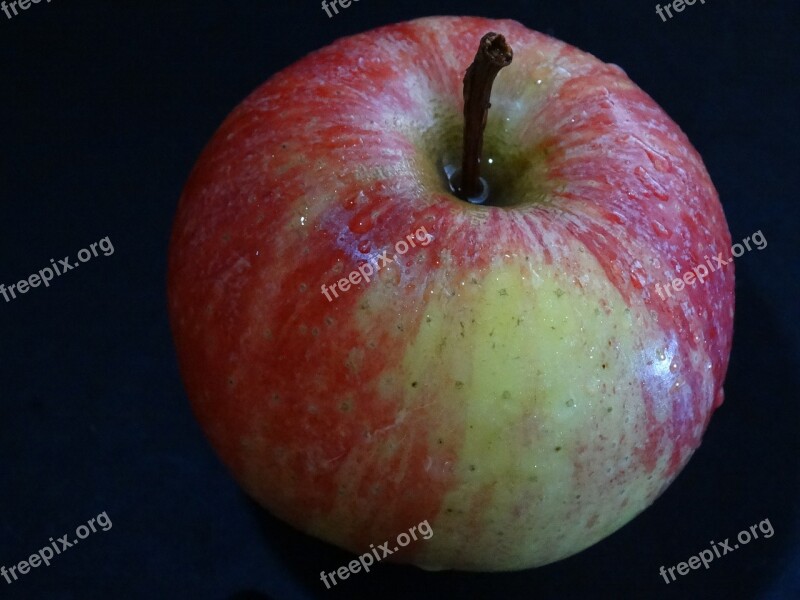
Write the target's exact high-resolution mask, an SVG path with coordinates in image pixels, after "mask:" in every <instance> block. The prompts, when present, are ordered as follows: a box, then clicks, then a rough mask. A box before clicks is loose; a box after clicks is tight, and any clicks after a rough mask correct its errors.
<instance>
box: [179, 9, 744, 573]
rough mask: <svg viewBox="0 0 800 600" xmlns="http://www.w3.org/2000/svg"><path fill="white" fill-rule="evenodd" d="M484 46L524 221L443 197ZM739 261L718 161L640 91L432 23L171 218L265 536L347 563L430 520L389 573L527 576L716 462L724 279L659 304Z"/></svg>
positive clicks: (279, 119)
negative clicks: (704, 454) (319, 549)
mask: <svg viewBox="0 0 800 600" xmlns="http://www.w3.org/2000/svg"><path fill="white" fill-rule="evenodd" d="M488 31H496V32H498V33H502V34H504V35H505V36H506V38H507V40H508V42H509V44H510V45H511V46H512V47H513V49H514V61H513V63H512V65H511V66H510V67H508V68H507V69H505V70H503V71H502V72H501V73H500V74H499V75H498V77H497V80H496V83H495V87H494V91H493V94H492V108H491V110H490V111H489V119H488V123H487V130H486V141H485V144H484V155H483V156H484V160H483V164H484V170H483V174H484V175H485V176H486V178H487V179H488V180H489V183H490V186H492V190H493V194H494V198H495V201H496V202H497V203H499V204H503V206H474V205H470V204H469V203H467V202H464V201H461V200H459V199H457V198H456V197H455V196H453V195H452V194H451V193H450V192H449V191H448V187H447V185H446V182H445V178H444V177H443V175H442V169H443V165H444V164H445V163H453V162H456V163H457V162H458V160H459V157H460V150H461V148H460V144H461V127H462V121H461V108H462V106H463V100H462V89H461V80H462V77H463V74H464V71H465V69H466V68H467V66H468V65H469V64H470V63H471V61H472V59H473V58H474V55H475V51H476V49H477V46H478V41H479V40H480V38H481V36H482V35H483V34H485V33H486V32H488ZM489 159H492V160H489ZM421 227H424V228H425V231H426V232H427V233H429V234H430V243H429V244H427V245H426V246H425V247H422V246H421V245H419V244H417V247H416V248H413V249H410V250H409V251H408V252H407V253H406V254H405V255H403V256H397V255H396V252H395V247H394V246H395V243H396V242H398V241H400V240H403V239H406V236H407V235H408V234H413V233H414V232H415V231H416V230H418V229H419V228H421ZM730 244H731V241H730V234H729V232H728V228H727V225H726V222H725V217H724V215H723V212H722V208H721V206H720V203H719V200H718V197H717V193H716V191H715V189H714V186H713V184H712V182H711V180H710V178H709V176H708V173H707V172H706V169H705V167H704V165H703V162H702V160H701V158H700V156H699V155H698V153H697V152H696V151H695V149H694V148H693V147H692V145H691V144H690V142H689V141H688V139H687V138H686V136H685V135H684V134H683V133H682V131H681V130H680V129H679V127H678V126H677V125H676V124H675V123H674V122H673V121H671V120H670V118H669V117H668V116H667V115H666V114H665V113H664V112H663V111H662V109H661V108H659V107H658V105H656V104H655V102H654V101H653V100H652V99H651V98H649V97H648V96H647V95H646V94H645V93H644V92H643V91H642V90H640V89H639V88H638V87H636V86H635V85H634V84H633V83H632V82H631V81H630V80H629V79H628V78H627V76H626V75H625V74H624V72H623V71H622V70H621V69H620V68H618V67H616V66H614V65H608V64H605V63H602V62H600V61H598V60H597V59H596V58H594V57H593V56H591V55H589V54H586V53H584V52H581V51H580V50H578V49H576V48H574V47H572V46H569V45H567V44H564V43H562V42H559V41H557V40H554V39H552V38H550V37H548V36H545V35H543V34H540V33H536V32H534V31H530V30H528V29H526V28H525V27H523V26H522V25H521V24H519V23H517V22H514V21H506V20H502V21H496V20H487V19H482V18H472V17H433V18H425V19H420V20H416V21H411V22H407V23H400V24H396V25H391V26H387V27H383V28H380V29H377V30H373V31H369V32H366V33H363V34H360V35H356V36H353V37H348V38H345V39H341V40H338V41H337V42H335V43H334V44H332V45H331V46H328V47H326V48H323V49H321V50H319V51H317V52H315V53H313V54H311V55H309V56H307V57H306V58H304V59H302V60H300V61H299V62H297V63H295V64H294V65H292V66H290V67H289V68H287V69H285V70H284V71H282V72H280V73H278V74H276V75H274V76H273V77H272V78H271V79H270V80H269V81H267V82H266V83H265V84H264V85H262V86H261V87H259V88H258V89H257V90H256V91H255V92H253V93H252V94H251V95H250V96H249V97H248V98H247V99H246V100H244V102H243V103H242V104H241V105H240V106H238V107H237V108H236V109H235V110H234V111H233V112H232V114H231V115H230V116H228V118H227V119H226V120H225V121H224V123H223V124H222V125H221V127H220V129H219V130H218V131H217V132H216V134H215V135H214V136H213V139H212V140H211V141H210V143H209V144H208V146H207V147H206V149H205V150H204V152H203V153H202V156H201V157H200V159H199V161H198V163H197V164H196V166H195V168H194V170H193V171H192V173H191V176H190V178H189V181H188V183H187V184H186V187H185V190H184V192H183V194H182V197H181V199H180V203H179V208H178V213H177V217H176V220H175V224H174V230H173V236H172V240H171V246H170V256H169V278H168V279H169V280H168V292H169V293H168V296H169V309H170V319H171V325H172V329H173V333H174V338H175V342H176V346H177V352H178V357H179V363H180V368H181V373H182V376H183V379H184V382H185V386H186V389H187V393H188V396H189V398H190V400H191V402H192V405H193V409H194V411H195V414H196V416H197V418H198V420H199V422H200V423H201V425H202V427H203V429H204V431H205V433H206V434H207V436H208V438H209V439H210V441H211V443H212V444H213V446H214V448H215V449H216V451H217V452H218V454H219V456H220V457H221V459H222V460H223V462H224V463H225V464H226V465H227V467H228V468H229V469H230V471H231V472H232V474H233V475H234V477H235V478H236V479H237V481H238V482H239V483H240V484H241V485H242V486H243V488H244V489H245V490H246V491H247V492H248V493H249V494H250V495H251V496H252V497H253V498H255V499H256V500H257V501H258V502H259V503H261V504H262V505H263V506H264V507H266V508H267V509H269V510H270V511H271V512H272V513H273V514H275V515H276V516H278V517H279V518H281V519H283V520H285V521H287V522H288V523H290V524H292V525H294V526H295V527H297V528H299V529H301V530H303V531H305V532H308V533H309V534H312V535H314V536H317V537H319V538H322V539H324V540H327V541H329V542H331V543H334V544H337V545H339V546H341V547H344V548H346V549H349V550H351V551H353V552H364V551H368V550H369V545H370V544H374V545H375V546H376V547H377V545H378V544H380V543H382V542H384V541H386V540H388V541H390V542H392V544H390V546H389V547H390V548H391V547H392V545H394V540H395V538H396V536H397V535H398V534H399V533H402V532H404V531H407V530H408V529H409V528H410V527H411V526H414V525H416V524H418V523H420V522H422V521H423V520H426V519H427V520H428V522H429V523H430V525H431V527H432V529H433V532H434V533H433V536H432V537H431V538H430V539H428V540H418V541H415V542H412V543H411V544H410V545H409V546H408V547H406V548H404V549H401V550H400V551H399V552H396V553H394V554H393V555H392V556H391V557H389V558H388V559H387V560H394V561H397V562H411V563H414V564H417V565H420V566H422V567H424V568H428V569H445V568H449V569H465V570H483V571H500V570H511V569H521V568H528V567H532V566H538V565H543V564H546V563H549V562H552V561H556V560H559V559H561V558H564V557H566V556H569V555H571V554H574V553H576V552H578V551H580V550H582V549H584V548H586V547H588V546H590V545H592V544H594V543H596V542H597V541H599V540H601V539H602V538H604V537H605V536H608V535H609V534H610V533H612V532H613V531H615V530H616V529H618V528H619V527H621V526H622V525H624V524H625V523H626V522H628V521H629V520H630V519H632V518H633V517H634V516H635V515H636V514H638V513H639V512H641V511H642V510H643V509H644V508H646V507H647V506H648V505H650V504H651V503H652V502H653V501H654V500H655V499H656V497H658V496H659V494H660V493H661V492H662V491H663V490H664V489H665V488H666V487H667V486H668V485H669V483H670V482H671V481H672V480H673V479H674V478H675V477H676V475H677V474H678V473H679V471H680V470H681V469H682V467H683V466H684V465H685V464H686V462H687V461H688V460H689V458H690V456H691V454H692V453H693V451H694V450H695V449H696V448H697V447H698V446H699V444H700V442H701V436H702V434H703V432H704V430H705V428H706V426H707V425H708V422H709V419H710V416H711V413H712V412H713V411H714V409H715V408H716V407H718V406H719V405H720V404H721V403H722V399H723V391H722V383H723V380H724V377H725V372H726V369H727V365H728V357H729V353H730V346H731V337H732V324H733V305H734V295H733V285H734V272H733V265H729V266H727V267H725V268H723V269H718V270H717V271H715V272H713V273H711V274H710V275H709V277H708V278H707V279H706V281H705V282H704V283H702V284H699V283H698V284H695V285H694V286H686V288H685V289H683V290H682V291H680V292H673V293H672V296H671V297H665V299H661V298H660V297H659V296H658V295H657V294H656V292H655V288H654V286H655V284H656V283H659V284H661V285H662V286H663V285H664V284H665V283H668V282H670V281H672V280H673V279H674V278H676V277H679V276H681V275H682V274H683V273H684V272H685V271H687V270H689V269H691V268H692V267H694V266H696V265H699V264H704V263H705V259H704V258H703V257H704V256H706V255H707V256H708V257H709V258H710V257H713V256H715V255H716V254H717V253H719V252H727V250H728V248H730ZM385 250H388V251H389V253H388V256H389V257H392V256H394V257H396V258H397V260H396V261H394V262H393V263H392V264H390V265H388V266H386V267H384V268H383V269H381V270H380V271H379V272H378V274H377V276H376V277H375V278H374V279H373V280H372V281H371V282H369V283H365V282H362V283H361V284H359V285H357V286H352V287H351V288H350V289H349V290H348V291H346V292H341V293H340V294H339V297H338V298H334V299H333V300H332V301H328V300H327V299H326V297H325V296H324V295H323V294H322V293H321V291H320V290H321V286H322V285H323V284H326V285H328V286H330V284H331V283H333V282H335V281H337V280H339V279H342V278H344V277H347V275H348V273H350V272H351V271H353V270H354V269H356V268H357V267H358V266H359V264H361V263H363V262H364V261H366V260H368V259H370V258H373V257H376V256H377V255H379V254H381V253H382V252H383V251H385ZM323 566H324V565H320V567H321V568H322V567H323Z"/></svg>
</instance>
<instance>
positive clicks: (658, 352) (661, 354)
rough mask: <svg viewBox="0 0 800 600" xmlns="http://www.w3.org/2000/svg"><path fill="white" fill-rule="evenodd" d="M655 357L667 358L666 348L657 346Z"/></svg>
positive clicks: (659, 358)
mask: <svg viewBox="0 0 800 600" xmlns="http://www.w3.org/2000/svg"><path fill="white" fill-rule="evenodd" d="M656 358H658V360H667V349H666V348H664V349H661V348H657V349H656Z"/></svg>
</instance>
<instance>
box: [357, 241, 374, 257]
mask: <svg viewBox="0 0 800 600" xmlns="http://www.w3.org/2000/svg"><path fill="white" fill-rule="evenodd" d="M370 248H372V244H370V242H369V240H362V241H361V242H359V244H358V251H359V252H361V254H367V253H368V252H369V251H370Z"/></svg>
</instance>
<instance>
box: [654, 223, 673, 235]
mask: <svg viewBox="0 0 800 600" xmlns="http://www.w3.org/2000/svg"><path fill="white" fill-rule="evenodd" d="M653 231H655V233H656V235H657V236H658V237H661V238H668V237H669V236H670V232H669V229H667V228H666V227H664V225H662V224H661V223H660V222H659V221H653Z"/></svg>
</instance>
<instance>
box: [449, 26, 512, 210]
mask: <svg viewBox="0 0 800 600" xmlns="http://www.w3.org/2000/svg"><path fill="white" fill-rule="evenodd" d="M513 56H514V53H513V51H512V50H511V46H509V45H508V44H507V43H506V39H505V38H504V37H503V36H502V35H500V34H499V33H494V32H489V33H487V34H486V35H484V36H483V37H482V38H481V41H480V45H479V46H478V52H477V53H476V54H475V60H474V61H473V62H472V64H471V65H470V66H469V68H468V69H467V72H466V73H465V74H464V153H463V155H462V161H461V172H460V174H459V175H460V182H459V184H458V185H457V186H453V187H455V188H456V189H457V190H458V192H457V195H458V196H459V197H460V198H461V199H462V200H468V201H470V202H472V203H473V204H483V202H485V201H486V198H487V197H488V184H487V183H486V181H485V180H484V179H482V178H481V152H483V131H484V129H486V118H487V116H488V115H489V107H490V106H491V103H490V101H489V100H490V99H491V95H492V85H493V84H494V79H495V77H497V74H498V73H499V72H500V69H502V68H503V67H507V66H508V65H510V64H511V59H512V58H513Z"/></svg>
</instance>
